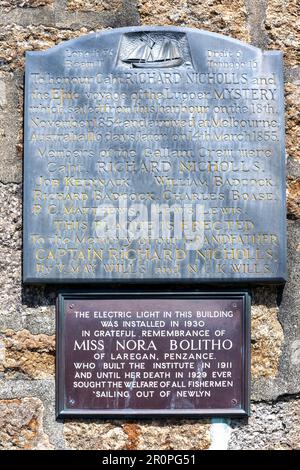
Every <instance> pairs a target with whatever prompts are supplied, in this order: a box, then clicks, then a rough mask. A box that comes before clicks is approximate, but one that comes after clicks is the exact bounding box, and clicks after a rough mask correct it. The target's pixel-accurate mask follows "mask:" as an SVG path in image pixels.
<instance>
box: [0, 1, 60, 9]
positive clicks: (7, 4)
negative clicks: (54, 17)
mask: <svg viewBox="0 0 300 470" xmlns="http://www.w3.org/2000/svg"><path fill="white" fill-rule="evenodd" d="M53 2H54V0H0V8H1V7H4V8H5V9H7V10H12V9H13V8H17V7H21V8H22V7H24V8H37V7H44V6H46V5H52V4H53Z"/></svg>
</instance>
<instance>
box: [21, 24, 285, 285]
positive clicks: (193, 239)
mask: <svg viewBox="0 0 300 470" xmlns="http://www.w3.org/2000/svg"><path fill="white" fill-rule="evenodd" d="M282 77H283V67H282V53H281V52H280V51H268V52H264V51H261V50H260V49H257V48H256V47H253V46H250V45H249V44H246V43H242V42H240V41H237V40H236V39H232V38H229V37H226V36H222V35H219V34H214V33H210V32H207V31H200V30H196V29H190V28H177V27H156V26H154V27H151V26H143V27H130V28H121V29H113V30H109V31H105V32H103V33H99V32H97V33H93V34H88V35H86V36H82V37H79V38H77V39H74V40H71V41H66V42H64V43H62V44H59V45H58V46H56V47H53V48H51V49H49V50H47V51H41V52H31V51H30V52H28V53H27V54H26V74H25V113H24V139H25V140H24V257H23V259H24V270H23V279H24V282H28V283H70V282H72V283H83V282H85V283H91V282H94V283H98V282H126V281H127V282H128V281H131V282H132V281H134V282H139V283H143V282H146V281H147V282H153V283H155V282H157V281H159V282H168V283H171V282H174V281H176V282H180V283H184V282H185V283H191V282H195V283H199V282H201V283H207V284H211V283H224V282H230V283H240V282H244V283H251V282H252V283H260V284H261V283H270V282H272V283H282V282H284V281H285V279H286V238H285V231H286V225H285V224H286V220H285V219H286V210H285V150H284V101H283V78H282Z"/></svg>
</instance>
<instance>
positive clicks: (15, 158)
mask: <svg viewBox="0 0 300 470" xmlns="http://www.w3.org/2000/svg"><path fill="white" fill-rule="evenodd" d="M0 47H1V46H0ZM22 108H23V81H22V77H21V76H20V75H17V74H13V73H9V72H1V71H0V158H1V165H0V181H1V183H8V182H20V181H21V179H22V157H23V154H22V149H23V145H22V138H23V135H22Z"/></svg>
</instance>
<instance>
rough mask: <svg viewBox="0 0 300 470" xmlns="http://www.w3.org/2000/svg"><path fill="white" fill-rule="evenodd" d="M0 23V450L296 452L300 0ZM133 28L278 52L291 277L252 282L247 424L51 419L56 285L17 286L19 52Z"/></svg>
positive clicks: (148, 5) (89, 9)
mask: <svg viewBox="0 0 300 470" xmlns="http://www.w3.org/2000/svg"><path fill="white" fill-rule="evenodd" d="M0 24H1V26H0V156H1V158H0V214H1V222H0V243H1V255H0V270H1V271H0V309H1V310H0V449H147V450H149V449H175V450H180V449H209V448H212V449H218V448H220V449H222V448H224V449H225V448H228V449H297V448H298V449H299V448H300V399H299V398H300V380H299V379H300V334H299V332H300V316H299V310H300V290H299V286H300V272H299V261H300V147H299V144H298V140H299V132H300V109H299V108H300V65H299V58H300V47H299V45H300V4H299V1H298V0H201V1H200V0H164V1H161V0H109V1H106V0H0ZM142 24H154V25H155V24H160V25H178V26H192V27H197V28H201V29H207V30H210V31H215V32H217V33H223V34H226V35H230V36H232V37H235V38H237V39H241V40H243V41H246V42H248V43H251V44H253V45H255V46H258V47H260V48H263V49H281V50H283V51H284V54H285V82H286V136H287V137H286V144H287V188H288V214H287V218H288V249H289V255H288V271H289V280H288V282H287V284H286V286H285V288H284V290H282V289H281V290H280V289H276V288H273V287H268V288H257V289H254V290H253V306H252V415H251V417H250V418H249V420H247V419H235V420H221V419H219V420H218V419H212V420H204V419H197V420H177V421H176V420H175V421H174V420H165V419H164V420H140V421H134V422H130V421H125V420H112V421H108V420H90V421H89V420H81V421H78V420H76V421H75V420H68V421H66V422H65V423H62V422H56V421H55V414H54V398H55V381H54V361H55V336H54V333H55V307H54V302H55V297H56V292H55V290H53V289H51V288H49V287H34V288H32V287H23V286H22V283H21V260H22V241H21V235H22V157H23V148H22V138H23V136H22V110H23V72H24V54H25V51H28V50H41V49H47V48H49V47H51V46H53V45H54V44H57V43H59V42H60V41H65V40H68V39H70V38H73V37H77V36H80V35H82V34H85V33H87V32H90V31H96V30H101V29H103V28H113V27H120V26H128V25H142ZM297 137H298V139H297Z"/></svg>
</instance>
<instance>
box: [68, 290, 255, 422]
mask: <svg viewBox="0 0 300 470" xmlns="http://www.w3.org/2000/svg"><path fill="white" fill-rule="evenodd" d="M243 302H244V301H243V298H241V297H240V298H230V297H225V298H222V299H214V298H211V299H199V298H198V299H191V298H184V299H183V298H182V299H178V298H176V299H174V298H173V299H163V298H151V299H149V298H148V299H145V298H144V299H137V298H135V299H112V298H111V299H87V298H85V299H78V298H76V299H75V300H74V299H68V300H65V301H64V308H63V309H64V314H63V319H62V320H61V321H62V322H63V324H60V326H59V330H62V331H63V332H64V334H63V336H61V340H60V341H61V342H62V343H61V348H62V349H61V350H60V351H59V354H60V360H61V361H63V366H60V370H61V371H60V374H61V376H60V381H61V384H63V392H62V395H63V405H62V406H63V409H64V410H67V411H68V412H71V413H72V411H73V412H74V413H75V414H76V412H78V410H83V411H84V410H85V411H87V410H89V412H92V411H94V412H97V411H98V412H100V411H106V412H109V411H111V412H112V413H115V412H116V411H120V410H125V411H130V410H136V412H139V411H140V412H142V413H144V412H147V411H148V412H150V411H151V410H153V412H159V411H163V410H164V411H165V412H166V413H168V412H170V413H172V412H176V411H182V412H183V413H184V412H187V413H191V412H199V411H202V412H203V411H204V412H205V411H206V412H212V411H213V410H218V411H219V412H220V410H225V412H226V411H227V412H228V411H233V413H239V412H240V413H243V411H244V408H245V396H246V394H247V393H248V392H247V390H245V387H246V378H245V376H246V375H247V363H246V361H247V359H246V356H247V345H246V344H245V337H246V335H245V324H246V323H245V315H246V312H245V307H244V303H243ZM63 371H64V372H63Z"/></svg>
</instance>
